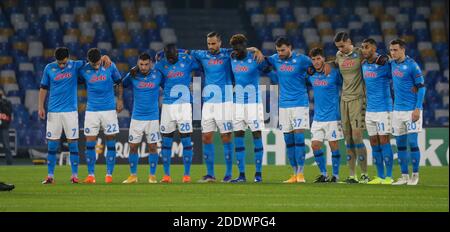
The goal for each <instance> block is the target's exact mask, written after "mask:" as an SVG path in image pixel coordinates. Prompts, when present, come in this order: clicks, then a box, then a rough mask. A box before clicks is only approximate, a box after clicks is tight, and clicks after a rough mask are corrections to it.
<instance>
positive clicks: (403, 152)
mask: <svg viewBox="0 0 450 232" xmlns="http://www.w3.org/2000/svg"><path fill="white" fill-rule="evenodd" d="M395 140H396V141H397V150H398V163H399V164H400V169H401V171H402V174H409V170H408V162H409V161H408V151H407V149H406V142H407V140H408V137H407V135H400V136H397V137H396V138H395Z"/></svg>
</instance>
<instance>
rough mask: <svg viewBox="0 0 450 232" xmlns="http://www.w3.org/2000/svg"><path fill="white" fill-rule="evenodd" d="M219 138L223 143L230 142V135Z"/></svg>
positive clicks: (225, 134) (226, 134) (224, 134)
mask: <svg viewBox="0 0 450 232" xmlns="http://www.w3.org/2000/svg"><path fill="white" fill-rule="evenodd" d="M220 137H221V138H222V142H223V143H229V142H231V133H223V134H221V135H220Z"/></svg>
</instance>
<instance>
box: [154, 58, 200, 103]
mask: <svg viewBox="0 0 450 232" xmlns="http://www.w3.org/2000/svg"><path fill="white" fill-rule="evenodd" d="M198 68H199V65H198V63H197V62H196V61H195V60H194V59H193V58H192V56H191V55H189V54H186V53H178V61H177V62H176V63H175V64H170V63H169V62H168V61H167V59H166V58H165V57H164V58H162V59H161V60H160V61H158V62H157V63H156V64H155V69H156V70H158V71H159V72H160V73H161V74H162V77H163V82H164V90H163V96H164V99H163V103H164V104H183V103H190V102H191V100H192V98H191V92H190V90H189V87H190V85H191V83H192V75H191V72H192V71H193V70H195V69H198Z"/></svg>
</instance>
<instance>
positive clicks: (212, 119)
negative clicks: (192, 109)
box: [202, 102, 233, 133]
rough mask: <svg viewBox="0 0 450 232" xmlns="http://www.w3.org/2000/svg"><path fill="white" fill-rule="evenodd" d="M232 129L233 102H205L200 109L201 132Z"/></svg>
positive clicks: (225, 131)
mask: <svg viewBox="0 0 450 232" xmlns="http://www.w3.org/2000/svg"><path fill="white" fill-rule="evenodd" d="M217 128H219V131H220V133H229V132H232V131H233V102H223V103H205V104H203V109H202V132H203V133H207V132H213V131H217Z"/></svg>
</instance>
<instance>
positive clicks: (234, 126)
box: [39, 32, 425, 185]
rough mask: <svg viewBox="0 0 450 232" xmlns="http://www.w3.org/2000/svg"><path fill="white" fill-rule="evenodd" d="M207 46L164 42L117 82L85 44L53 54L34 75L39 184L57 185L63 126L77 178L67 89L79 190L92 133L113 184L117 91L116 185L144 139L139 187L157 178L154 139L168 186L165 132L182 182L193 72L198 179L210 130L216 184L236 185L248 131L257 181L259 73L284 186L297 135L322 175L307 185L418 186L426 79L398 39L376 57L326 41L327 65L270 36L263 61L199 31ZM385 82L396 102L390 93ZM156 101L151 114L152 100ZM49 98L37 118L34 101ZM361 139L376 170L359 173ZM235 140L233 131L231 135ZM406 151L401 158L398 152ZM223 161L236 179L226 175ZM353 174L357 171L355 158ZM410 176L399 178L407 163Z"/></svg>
mask: <svg viewBox="0 0 450 232" xmlns="http://www.w3.org/2000/svg"><path fill="white" fill-rule="evenodd" d="M206 41H207V47H208V49H207V50H184V49H177V47H176V46H175V45H174V44H168V45H166V46H165V47H164V50H163V51H160V52H158V54H157V55H156V58H155V59H156V63H155V64H153V62H152V57H150V56H149V55H148V54H146V53H142V54H140V55H139V57H138V62H137V65H136V66H135V67H133V68H131V70H130V71H129V72H128V73H127V74H126V76H125V77H121V75H120V73H119V71H118V69H117V67H116V66H115V64H114V63H113V62H112V61H111V59H110V57H108V56H106V55H103V56H102V55H101V53H100V50H99V49H97V48H91V49H90V50H89V51H88V52H87V61H81V60H78V61H75V60H71V59H69V50H68V49H67V48H64V47H60V48H57V49H56V50H55V59H56V61H54V62H52V63H49V64H48V65H47V66H46V67H45V70H44V72H43V77H42V80H41V87H40V93H39V117H40V118H41V119H45V118H46V119H47V133H46V138H47V141H48V158H47V160H48V175H47V178H46V179H45V180H44V181H43V182H42V183H43V184H52V183H54V182H55V178H54V171H55V165H56V154H57V152H58V148H59V143H60V142H59V140H60V137H61V134H62V132H63V131H64V133H65V135H66V138H67V140H68V144H69V151H70V162H71V171H72V176H71V179H70V181H71V182H72V183H79V182H80V181H79V179H78V165H79V156H78V138H79V131H78V130H79V126H78V112H77V109H78V107H77V106H78V105H77V85H78V84H79V83H84V84H85V85H86V91H87V108H86V113H85V122H84V134H85V137H86V148H85V149H86V150H85V156H86V163H87V170H88V176H87V177H86V178H85V179H84V181H83V182H84V183H95V182H96V179H95V163H96V152H95V146H96V140H97V136H98V134H99V131H100V130H101V129H102V130H103V132H104V134H105V136H106V147H107V150H106V152H105V153H106V154H105V158H106V176H105V183H112V182H113V179H112V174H113V171H114V166H115V157H116V147H115V144H116V141H115V136H116V134H117V133H119V125H118V119H117V113H118V112H121V111H122V109H123V99H122V95H123V88H132V89H133V112H132V117H131V123H130V128H129V140H128V142H129V144H130V154H129V163H130V176H129V177H128V178H127V179H126V180H124V181H123V183H136V182H138V178H137V166H138V161H139V155H138V147H139V146H140V143H141V142H142V139H143V136H145V137H146V141H147V143H148V150H149V151H148V152H149V155H148V162H149V175H148V182H149V183H158V180H157V179H156V176H155V174H156V167H157V165H158V161H159V154H158V151H157V143H158V142H161V158H162V164H163V169H164V176H163V178H162V179H161V180H160V182H162V183H171V182H172V178H171V175H170V161H171V150H172V149H171V148H172V143H173V138H174V132H175V131H176V130H178V132H179V133H180V139H181V143H182V145H183V146H182V147H183V164H184V175H183V177H182V182H183V183H189V182H191V176H190V167H191V163H192V155H193V151H192V142H191V134H192V132H193V126H192V97H191V89H190V86H191V84H192V81H193V77H192V71H194V70H201V71H203V73H204V76H205V78H204V86H205V87H204V88H203V92H202V93H203V94H202V101H203V106H202V120H201V126H202V140H203V157H204V161H205V164H206V170H207V173H206V175H205V176H203V177H202V178H201V179H200V180H199V182H215V181H216V175H215V172H214V156H215V155H214V153H215V152H214V151H215V147H214V143H213V137H214V133H215V132H216V131H217V130H218V131H219V132H220V137H221V140H222V143H223V151H224V158H225V175H224V177H223V179H222V180H221V181H222V182H231V183H241V182H246V175H245V142H244V135H245V131H246V130H247V129H250V130H251V132H252V136H253V145H254V160H255V175H254V182H256V183H259V182H262V180H263V179H262V160H263V152H264V150H263V149H264V148H263V143H262V140H261V130H263V129H264V118H263V115H264V112H263V105H262V100H261V93H260V89H259V79H260V76H261V75H262V74H265V75H267V76H269V77H270V80H271V82H272V83H273V84H278V85H279V104H278V105H279V129H280V130H282V132H283V134H284V140H285V144H286V151H287V156H288V159H289V163H290V166H291V167H292V170H293V173H292V175H291V177H290V178H289V179H287V180H285V181H283V182H284V183H304V182H305V177H304V163H305V136H304V132H305V130H310V131H311V137H312V138H311V140H312V143H311V148H312V150H313V153H314V158H315V161H316V163H317V166H318V168H319V170H320V175H318V176H317V177H316V179H315V180H314V182H316V183H322V182H341V183H368V184H393V185H404V184H407V185H416V184H417V183H418V181H419V161H420V151H419V146H418V138H417V134H418V133H419V132H420V131H421V129H422V104H423V99H424V95H425V87H424V77H423V75H422V72H421V70H420V68H419V66H418V65H417V63H416V62H415V61H414V60H413V59H411V58H410V57H408V56H406V55H405V48H406V44H405V42H404V41H403V40H401V39H396V40H393V41H391V42H390V44H389V51H390V52H389V53H390V54H389V56H388V55H384V54H382V55H380V54H378V53H377V52H376V50H377V47H376V45H377V43H376V41H374V40H373V39H371V38H368V39H365V40H364V41H363V42H362V45H361V47H356V46H354V45H353V43H352V41H351V39H350V38H349V35H348V34H347V33H346V32H339V33H337V34H336V36H335V39H334V41H335V45H336V47H337V49H338V51H337V54H336V59H335V60H334V61H328V62H326V61H325V56H324V53H323V50H322V49H321V48H318V47H317V48H313V49H311V50H310V52H309V54H308V55H309V56H306V55H304V54H300V53H298V52H295V51H293V48H292V45H291V43H290V41H289V40H288V39H287V38H278V39H277V40H276V41H275V46H276V53H275V54H273V55H272V56H266V57H265V56H264V55H263V54H262V53H261V51H260V50H258V49H257V48H255V47H248V46H247V38H246V37H245V36H244V35H242V34H236V35H233V36H232V37H231V39H230V45H231V48H230V49H225V48H221V36H220V34H218V33H217V32H211V33H209V34H208V35H207V36H206ZM391 81H392V83H393V93H394V101H393V100H392V96H391V84H390V83H391ZM307 84H308V85H310V86H312V89H313V95H314V104H315V106H314V118H313V122H312V125H311V127H310V120H309V98H308V91H307ZM160 91H162V95H163V102H162V107H161V113H160V112H159V102H158V99H159V96H160ZM47 94H48V95H49V96H48V103H47V111H46V109H45V106H44V102H45V99H46V97H47ZM365 129H367V132H368V134H369V136H370V145H371V147H372V156H373V161H374V164H375V166H376V169H377V175H376V176H375V177H374V178H372V179H371V178H369V175H368V172H367V151H366V148H365V145H364V143H363V139H362V138H363V131H364V130H365ZM233 134H234V136H232V135H233ZM391 134H392V135H394V136H395V140H396V144H397V148H398V162H399V165H400V169H401V177H400V178H399V179H398V180H397V181H395V182H394V180H393V176H392V169H393V160H394V157H393V151H392V147H391V144H390V135H391ZM342 139H345V143H346V153H347V156H346V157H347V162H348V166H349V177H348V178H346V179H345V180H343V181H340V180H339V167H340V163H341V154H340V152H339V145H338V141H339V140H342ZM324 140H327V141H328V144H329V147H330V149H331V154H332V157H331V158H332V174H331V175H328V174H327V168H326V154H325V153H324V150H323V149H322V146H323V143H324ZM408 146H409V152H408ZM233 158H235V160H236V164H237V167H238V170H239V176H237V177H235V178H233V177H232V166H233ZM357 161H358V164H359V166H360V169H361V175H360V176H359V178H358V177H357V175H356V162H357ZM410 161H411V163H412V175H411V176H410V175H409V169H408V166H409V162H410Z"/></svg>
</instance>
